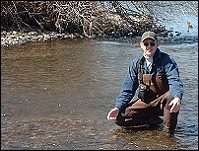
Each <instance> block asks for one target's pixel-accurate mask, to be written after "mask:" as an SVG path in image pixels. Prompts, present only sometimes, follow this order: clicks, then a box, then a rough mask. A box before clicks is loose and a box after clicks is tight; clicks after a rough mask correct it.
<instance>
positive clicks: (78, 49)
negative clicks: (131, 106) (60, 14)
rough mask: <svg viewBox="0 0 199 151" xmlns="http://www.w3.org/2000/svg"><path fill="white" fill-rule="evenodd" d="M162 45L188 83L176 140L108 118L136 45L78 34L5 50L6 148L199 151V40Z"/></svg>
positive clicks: (3, 121)
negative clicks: (181, 150)
mask: <svg viewBox="0 0 199 151" xmlns="http://www.w3.org/2000/svg"><path fill="white" fill-rule="evenodd" d="M161 49H162V50H163V51H166V52H167V53H170V54H171V55H172V56H173V57H174V58H175V60H176V62H177V63H178V64H179V69H180V75H181V77H182V80H183V83H184V87H185V94H184V97H183V102H182V107H181V112H180V114H179V120H178V124H177V132H176V135H175V137H173V138H168V137H165V136H164V135H163V134H162V133H161V131H160V130H159V129H157V130H156V129H155V130H147V129H144V130H135V131H129V130H123V129H121V128H119V127H117V126H116V125H115V124H113V123H111V122H110V121H107V120H106V114H107V113H108V111H109V110H110V109H111V108H112V107H113V105H114V103H115V98H116V96H117V95H118V93H119V91H120V86H121V83H122V80H123V78H124V74H125V72H126V69H127V67H128V64H129V62H130V59H131V58H133V57H134V56H136V55H137V54H138V53H140V52H141V51H140V49H139V47H138V46H132V45H130V44H122V43H114V42H97V41H93V40H83V39H75V40H66V41H54V42H43V43H28V44H26V45H22V46H15V47H9V48H3V49H2V59H1V132H2V135H1V136H2V139H1V149H53V150H55V149H59V150H61V149H71V150H74V149H85V150H92V149H93V150H98V149H115V150H117V149H121V150H122V149H132V150H136V149H137V150H141V149H188V150H189V149H198V93H197V91H198V85H197V83H198V71H197V70H198V62H197V61H198V44H181V45H172V46H171V45H163V46H161Z"/></svg>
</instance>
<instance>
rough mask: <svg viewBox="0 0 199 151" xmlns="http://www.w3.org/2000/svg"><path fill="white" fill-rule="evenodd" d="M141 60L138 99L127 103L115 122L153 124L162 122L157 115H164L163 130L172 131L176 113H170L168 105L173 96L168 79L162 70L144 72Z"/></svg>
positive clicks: (132, 124)
mask: <svg viewBox="0 0 199 151" xmlns="http://www.w3.org/2000/svg"><path fill="white" fill-rule="evenodd" d="M143 70H144V68H143V62H141V61H140V62H139V68H138V83H139V86H138V99H137V100H136V101H134V102H132V103H129V105H128V107H127V108H126V109H125V110H124V111H120V113H119V115H118V117H117V121H116V124H117V125H119V126H122V127H124V128H131V127H135V126H139V125H144V124H147V125H149V126H154V125H157V124H159V123H161V122H162V120H161V119H160V118H159V116H164V130H165V131H166V132H168V133H173V132H174V130H175V127H176V124H177V116H178V112H177V113H170V111H169V109H170V106H169V105H168V104H169V103H170V102H171V100H173V97H172V95H171V93H170V91H169V85H168V80H167V78H166V75H165V74H164V72H158V73H155V74H144V72H143Z"/></svg>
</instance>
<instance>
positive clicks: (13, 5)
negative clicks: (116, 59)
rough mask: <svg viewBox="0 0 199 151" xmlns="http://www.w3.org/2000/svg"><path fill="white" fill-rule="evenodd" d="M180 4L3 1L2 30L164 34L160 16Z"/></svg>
mask: <svg viewBox="0 0 199 151" xmlns="http://www.w3.org/2000/svg"><path fill="white" fill-rule="evenodd" d="M175 4H176V5H179V6H181V5H184V6H185V7H188V8H191V9H192V7H193V6H195V3H194V5H192V4H193V2H191V3H190V2H188V1H185V3H184V4H183V3H182V2H181V1H180V3H178V2H175ZM187 4H189V5H187ZM125 5H126V7H125ZM130 5H131V6H132V8H134V9H132V8H129V6H130ZM176 5H174V4H173V3H170V2H169V1H168V2H162V1H124V2H123V1H1V30H6V31H12V30H16V31H40V32H44V31H45V32H46V31H56V32H59V33H77V34H80V35H83V36H85V37H100V36H102V37H105V36H109V37H110V36H114V37H127V36H131V37H132V36H133V37H134V36H137V35H141V34H142V33H143V32H144V31H145V30H146V29H148V30H153V31H158V33H161V32H164V31H165V28H164V26H161V25H160V24H158V25H157V22H158V21H159V20H160V19H159V20H158V16H157V14H158V15H162V14H163V15H164V13H162V10H163V9H164V11H167V9H165V8H166V7H167V6H169V7H171V10H172V7H173V6H175V8H174V9H173V10H175V9H176ZM151 6H152V7H151ZM155 6H156V7H155ZM184 6H183V8H184ZM189 6H190V7H189ZM157 7H160V8H161V9H160V10H161V12H160V11H159V12H158V11H157ZM180 8H181V7H180ZM186 10H188V9H186ZM170 12H172V11H170ZM172 13H173V12H172ZM161 19H163V20H165V19H164V18H161Z"/></svg>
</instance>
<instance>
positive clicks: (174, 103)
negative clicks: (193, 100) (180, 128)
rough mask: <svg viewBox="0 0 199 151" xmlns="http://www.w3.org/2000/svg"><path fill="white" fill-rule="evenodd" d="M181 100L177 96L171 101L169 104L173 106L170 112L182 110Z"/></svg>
mask: <svg viewBox="0 0 199 151" xmlns="http://www.w3.org/2000/svg"><path fill="white" fill-rule="evenodd" d="M180 102H181V101H180V99H179V98H178V97H176V98H174V99H173V100H172V101H171V102H170V103H169V106H171V109H170V113H177V112H178V111H179V110H180Z"/></svg>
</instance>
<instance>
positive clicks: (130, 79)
mask: <svg viewBox="0 0 199 151" xmlns="http://www.w3.org/2000/svg"><path fill="white" fill-rule="evenodd" d="M137 88H138V81H137V61H136V60H132V61H131V63H130V65H129V68H128V71H127V73H126V75H125V78H124V80H123V83H122V87H121V90H120V94H119V96H118V97H117V98H116V104H115V107H117V108H119V109H120V110H123V109H125V108H126V106H127V105H128V103H129V102H130V101H131V100H132V98H133V97H134V95H135V92H136V90H137Z"/></svg>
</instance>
